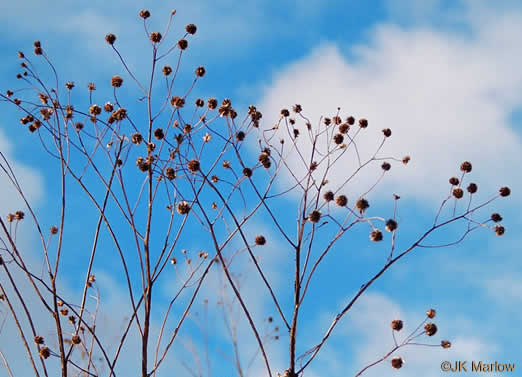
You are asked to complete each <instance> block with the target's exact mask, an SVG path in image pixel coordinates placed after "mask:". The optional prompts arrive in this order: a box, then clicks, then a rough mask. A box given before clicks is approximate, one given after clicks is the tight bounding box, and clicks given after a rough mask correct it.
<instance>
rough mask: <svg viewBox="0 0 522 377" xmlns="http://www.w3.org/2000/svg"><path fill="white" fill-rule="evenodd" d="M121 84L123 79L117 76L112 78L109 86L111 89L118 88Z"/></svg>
mask: <svg viewBox="0 0 522 377" xmlns="http://www.w3.org/2000/svg"><path fill="white" fill-rule="evenodd" d="M121 84H123V79H122V78H121V77H120V76H118V75H114V76H112V79H111V85H112V86H113V87H115V88H119V87H120V86H121Z"/></svg>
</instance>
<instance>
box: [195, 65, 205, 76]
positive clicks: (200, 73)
mask: <svg viewBox="0 0 522 377" xmlns="http://www.w3.org/2000/svg"><path fill="white" fill-rule="evenodd" d="M205 72H206V71H205V67H203V66H199V67H198V68H196V76H197V77H203V76H205Z"/></svg>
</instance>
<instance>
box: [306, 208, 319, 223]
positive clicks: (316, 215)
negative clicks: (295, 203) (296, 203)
mask: <svg viewBox="0 0 522 377" xmlns="http://www.w3.org/2000/svg"><path fill="white" fill-rule="evenodd" d="M308 220H310V221H311V222H313V223H317V222H318V221H319V220H321V212H319V211H318V210H316V209H315V210H313V211H312V212H311V213H310V214H309V215H308Z"/></svg>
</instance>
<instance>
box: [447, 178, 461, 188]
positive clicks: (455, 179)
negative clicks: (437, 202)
mask: <svg viewBox="0 0 522 377" xmlns="http://www.w3.org/2000/svg"><path fill="white" fill-rule="evenodd" d="M459 182H460V181H459V179H458V178H457V177H451V178H450V179H449V183H450V185H452V186H457V185H458V184H459Z"/></svg>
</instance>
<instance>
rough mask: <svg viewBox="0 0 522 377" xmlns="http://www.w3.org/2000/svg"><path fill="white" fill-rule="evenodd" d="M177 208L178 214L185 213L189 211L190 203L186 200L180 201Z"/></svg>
mask: <svg viewBox="0 0 522 377" xmlns="http://www.w3.org/2000/svg"><path fill="white" fill-rule="evenodd" d="M177 210H178V213H179V214H180V215H186V214H188V213H189V212H190V204H188V203H187V202H186V201H182V202H180V203H178V207H177Z"/></svg>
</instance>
